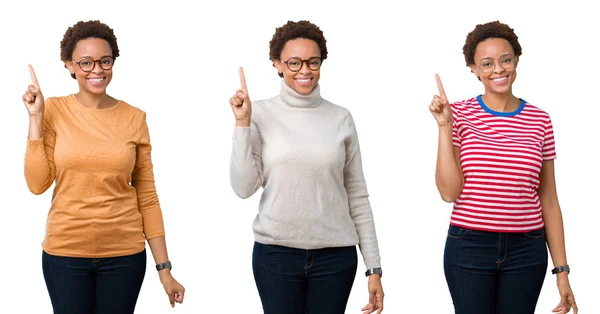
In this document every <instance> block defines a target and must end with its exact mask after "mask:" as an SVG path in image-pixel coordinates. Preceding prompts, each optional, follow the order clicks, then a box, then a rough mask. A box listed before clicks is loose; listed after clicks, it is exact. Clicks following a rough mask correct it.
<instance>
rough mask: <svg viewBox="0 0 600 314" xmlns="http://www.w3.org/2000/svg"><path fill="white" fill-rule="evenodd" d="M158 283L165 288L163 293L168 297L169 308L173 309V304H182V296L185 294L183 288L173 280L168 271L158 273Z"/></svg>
mask: <svg viewBox="0 0 600 314" xmlns="http://www.w3.org/2000/svg"><path fill="white" fill-rule="evenodd" d="M159 275H160V282H161V283H162V285H163V288H165V292H166V293H167V295H168V296H169V303H171V307H175V302H177V303H183V295H184V294H185V288H184V287H183V286H182V285H181V284H180V283H179V282H177V280H175V278H173V276H172V275H171V273H170V272H169V271H168V270H161V271H160V272H159Z"/></svg>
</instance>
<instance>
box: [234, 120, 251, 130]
mask: <svg viewBox="0 0 600 314" xmlns="http://www.w3.org/2000/svg"><path fill="white" fill-rule="evenodd" d="M235 126H238V127H243V128H247V127H249V126H250V119H241V120H238V119H236V120H235Z"/></svg>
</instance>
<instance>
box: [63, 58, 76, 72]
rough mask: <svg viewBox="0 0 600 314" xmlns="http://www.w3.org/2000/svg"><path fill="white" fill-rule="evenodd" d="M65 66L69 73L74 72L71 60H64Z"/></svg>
mask: <svg viewBox="0 0 600 314" xmlns="http://www.w3.org/2000/svg"><path fill="white" fill-rule="evenodd" d="M65 68H67V70H69V73H70V74H71V75H74V74H75V67H74V64H73V62H71V61H65Z"/></svg>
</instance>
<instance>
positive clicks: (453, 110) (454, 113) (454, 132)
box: [450, 106, 461, 147]
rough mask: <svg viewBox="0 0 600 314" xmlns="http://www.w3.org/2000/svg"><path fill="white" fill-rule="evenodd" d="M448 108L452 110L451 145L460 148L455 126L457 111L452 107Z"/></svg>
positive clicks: (459, 139) (458, 135)
mask: <svg viewBox="0 0 600 314" xmlns="http://www.w3.org/2000/svg"><path fill="white" fill-rule="evenodd" d="M450 108H451V109H452V145H454V146H457V147H460V142H461V138H460V134H458V127H457V126H456V125H457V122H456V120H457V117H458V115H457V111H456V108H455V107H454V106H450Z"/></svg>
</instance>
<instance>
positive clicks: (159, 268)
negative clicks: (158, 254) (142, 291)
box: [156, 261, 173, 270]
mask: <svg viewBox="0 0 600 314" xmlns="http://www.w3.org/2000/svg"><path fill="white" fill-rule="evenodd" d="M165 268H168V269H169V270H171V269H173V265H171V261H168V262H166V263H160V264H158V265H156V270H163V269H165Z"/></svg>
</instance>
